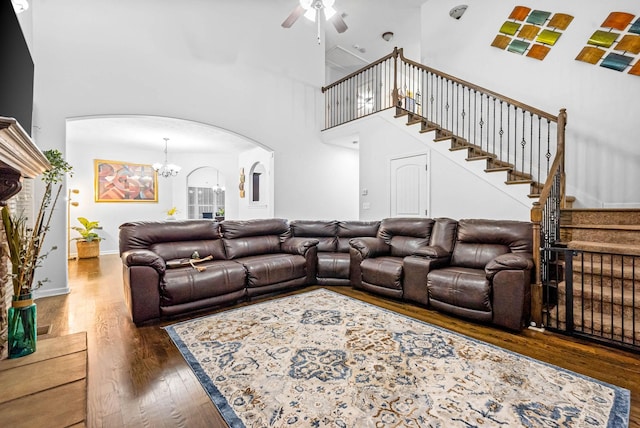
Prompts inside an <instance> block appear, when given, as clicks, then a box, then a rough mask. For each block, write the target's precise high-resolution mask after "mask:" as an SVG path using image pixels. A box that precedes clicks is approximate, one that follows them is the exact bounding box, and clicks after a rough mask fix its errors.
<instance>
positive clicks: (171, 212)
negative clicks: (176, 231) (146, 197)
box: [167, 207, 178, 220]
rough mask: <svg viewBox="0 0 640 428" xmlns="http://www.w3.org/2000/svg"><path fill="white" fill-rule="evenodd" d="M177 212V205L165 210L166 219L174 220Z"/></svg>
mask: <svg viewBox="0 0 640 428" xmlns="http://www.w3.org/2000/svg"><path fill="white" fill-rule="evenodd" d="M177 213H178V208H177V207H171V208H169V209H168V210H167V220H175V219H176V214H177Z"/></svg>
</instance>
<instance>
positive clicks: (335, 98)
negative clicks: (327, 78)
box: [322, 49, 398, 129]
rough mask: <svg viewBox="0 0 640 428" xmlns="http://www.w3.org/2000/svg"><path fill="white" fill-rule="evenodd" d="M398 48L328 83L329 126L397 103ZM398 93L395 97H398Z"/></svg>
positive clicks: (327, 120)
mask: <svg viewBox="0 0 640 428" xmlns="http://www.w3.org/2000/svg"><path fill="white" fill-rule="evenodd" d="M397 58H398V49H395V50H394V51H393V52H392V53H391V54H389V55H387V56H385V57H383V58H380V59H379V60H377V61H375V62H372V63H371V64H369V65H367V66H365V67H363V68H361V69H359V70H358V71H355V72H353V73H351V74H349V75H348V76H345V77H343V78H342V79H340V80H338V81H336V82H334V83H332V84H330V85H329V86H325V87H323V88H322V92H323V93H324V94H325V128H324V129H329V128H333V127H334V126H338V125H342V124H345V123H347V122H350V121H352V120H355V119H359V118H361V117H364V116H368V115H370V114H374V113H378V112H380V111H382V110H386V109H388V108H391V107H394V106H395V105H396V98H397V92H398V90H397V80H396V74H397V64H398V62H397ZM394 97H395V98H394Z"/></svg>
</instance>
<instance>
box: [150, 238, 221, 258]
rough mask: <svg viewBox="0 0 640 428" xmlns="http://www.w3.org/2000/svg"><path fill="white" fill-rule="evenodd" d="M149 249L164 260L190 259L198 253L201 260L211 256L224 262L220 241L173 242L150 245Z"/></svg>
mask: <svg viewBox="0 0 640 428" xmlns="http://www.w3.org/2000/svg"><path fill="white" fill-rule="evenodd" d="M149 249H150V250H151V251H153V252H154V253H156V254H157V255H159V256H160V257H161V258H163V259H164V260H177V259H189V258H192V256H193V253H194V252H196V251H197V252H198V255H199V256H200V257H201V258H204V257H207V256H213V259H214V260H225V259H226V258H227V257H226V255H225V251H224V247H223V245H222V239H203V240H200V241H175V242H160V243H157V244H152V245H151V246H150V247H149Z"/></svg>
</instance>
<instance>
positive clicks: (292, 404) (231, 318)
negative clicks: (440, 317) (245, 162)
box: [166, 289, 629, 428]
mask: <svg viewBox="0 0 640 428" xmlns="http://www.w3.org/2000/svg"><path fill="white" fill-rule="evenodd" d="M166 330H167V332H168V333H169V335H170V336H171V338H172V340H173V341H174V343H175V344H176V345H177V346H178V348H179V349H180V352H182V355H183V356H184V358H185V359H186V360H187V362H188V363H189V365H190V366H191V368H192V369H193V371H194V372H195V374H196V376H197V377H198V379H199V380H200V382H201V383H202V385H203V386H204V388H205V389H206V391H207V393H208V394H209V396H210V397H211V399H212V400H213V402H214V403H215V405H216V406H217V407H218V409H219V410H220V412H221V413H222V415H223V417H224V418H225V420H226V421H227V423H228V424H229V425H230V426H232V427H405V426H406V427H447V428H448V427H471V426H473V427H476V426H492V427H493V426H501V427H515V426H525V427H560V426H570V427H607V426H608V427H623V426H627V425H628V420H629V391H628V390H626V389H623V388H619V387H616V386H613V385H609V384H606V383H603V382H600V381H597V380H594V379H591V378H587V377H585V376H582V375H580V374H577V373H573V372H569V371H566V370H564V369H561V368H558V367H554V366H551V365H548V364H545V363H542V362H539V361H536V360H533V359H531V358H528V357H525V356H522V355H518V354H515V353H513V352H509V351H506V350H504V349H501V348H498V347H495V346H492V345H489V344H486V343H483V342H479V341H476V340H473V339H470V338H467V337H465V336H462V335H460V334H457V333H453V332H450V331H448V330H445V329H442V328H438V327H434V326H431V325H429V324H426V323H423V322H421V321H417V320H414V319H412V318H409V317H405V316H403V315H399V314H397V313H394V312H391V311H387V310H385V309H381V308H378V307H376V306H373V305H370V304H367V303H363V302H360V301H358V300H355V299H352V298H349V297H346V296H343V295H341V294H338V293H335V292H332V291H328V290H324V289H319V290H314V291H310V292H307V293H303V294H299V295H295V296H290V297H284V298H280V299H277V300H272V301H268V302H264V303H259V304H255V305H251V306H247V307H242V308H238V309H233V310H229V311H226V312H221V313H218V314H214V315H210V316H207V317H204V318H199V319H194V320H191V321H186V322H181V323H178V324H174V325H172V326H169V327H166Z"/></svg>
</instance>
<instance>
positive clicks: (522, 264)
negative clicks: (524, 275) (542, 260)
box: [484, 253, 533, 279]
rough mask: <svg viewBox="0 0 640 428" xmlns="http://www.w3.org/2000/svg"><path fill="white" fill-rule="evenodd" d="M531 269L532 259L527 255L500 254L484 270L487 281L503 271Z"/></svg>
mask: <svg viewBox="0 0 640 428" xmlns="http://www.w3.org/2000/svg"><path fill="white" fill-rule="evenodd" d="M532 268H533V258H532V257H531V254H529V253H507V254H501V255H499V256H498V257H496V258H495V259H493V260H491V261H490V262H489V263H487V265H486V266H485V268H484V271H485V273H486V274H487V278H488V279H492V278H493V277H494V275H495V274H496V273H498V272H500V271H503V270H530V269H532Z"/></svg>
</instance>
